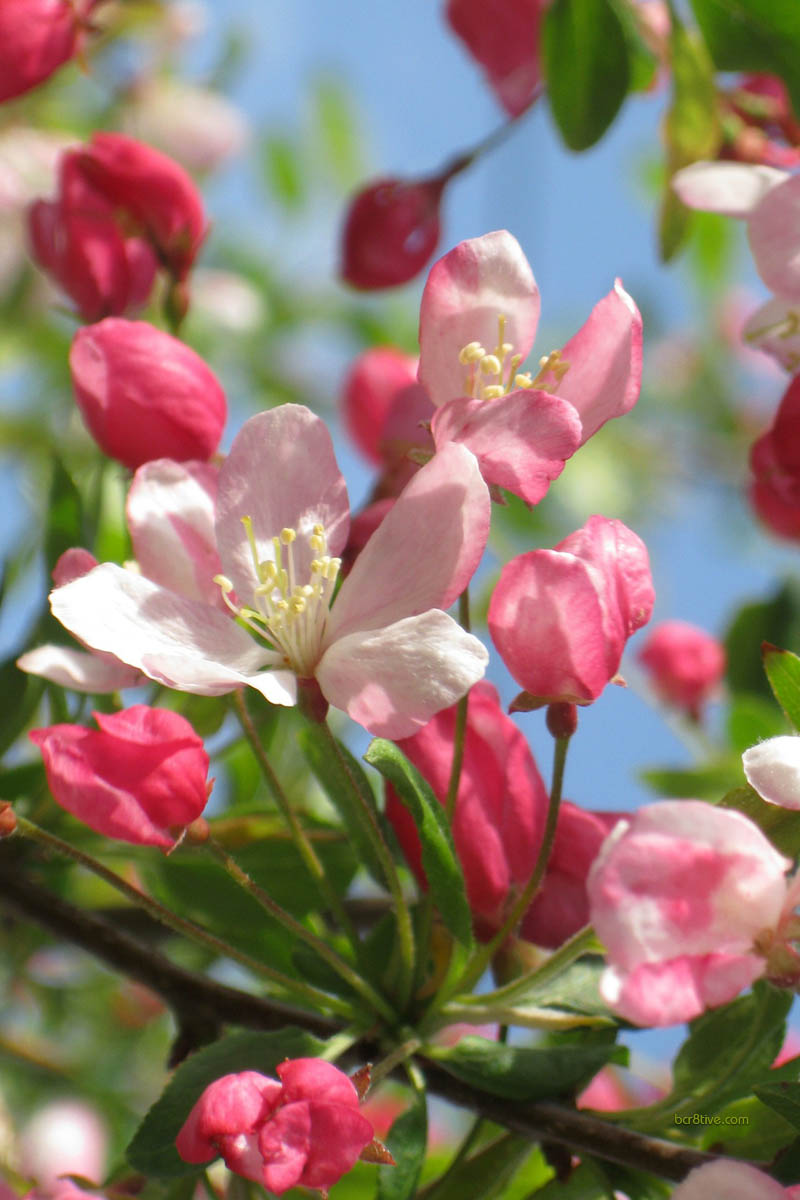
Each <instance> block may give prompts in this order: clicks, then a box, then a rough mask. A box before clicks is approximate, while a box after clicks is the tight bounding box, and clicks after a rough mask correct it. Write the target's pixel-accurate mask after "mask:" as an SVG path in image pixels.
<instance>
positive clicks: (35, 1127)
mask: <svg viewBox="0 0 800 1200" xmlns="http://www.w3.org/2000/svg"><path fill="white" fill-rule="evenodd" d="M19 1150H20V1165H21V1168H22V1171H23V1174H25V1175H28V1176H30V1177H31V1178H33V1179H35V1180H36V1182H37V1183H38V1185H39V1187H40V1188H43V1189H50V1188H52V1187H53V1186H54V1185H55V1184H56V1182H57V1181H58V1178H59V1176H61V1175H80V1176H81V1177H82V1178H83V1179H89V1180H92V1182H94V1183H99V1182H100V1180H101V1179H104V1178H105V1174H106V1164H107V1158H108V1131H107V1129H106V1127H105V1125H104V1123H103V1121H102V1119H101V1117H100V1114H99V1113H98V1112H97V1111H96V1110H95V1109H94V1108H90V1107H89V1105H88V1104H84V1103H83V1102H82V1101H81V1100H77V1099H63V1100H51V1101H50V1102H49V1103H47V1104H45V1105H43V1106H42V1107H41V1108H38V1109H37V1110H36V1111H35V1112H34V1113H33V1115H32V1117H31V1118H30V1120H28V1121H27V1122H26V1123H25V1126H24V1128H23V1129H22V1132H21V1134H20V1144H19Z"/></svg>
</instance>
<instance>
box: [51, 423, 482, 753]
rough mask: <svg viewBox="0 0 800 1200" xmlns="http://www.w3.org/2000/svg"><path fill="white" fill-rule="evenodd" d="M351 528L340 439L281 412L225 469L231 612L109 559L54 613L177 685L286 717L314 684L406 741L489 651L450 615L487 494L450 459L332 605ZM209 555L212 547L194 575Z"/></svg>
mask: <svg viewBox="0 0 800 1200" xmlns="http://www.w3.org/2000/svg"><path fill="white" fill-rule="evenodd" d="M163 495H164V497H165V499H166V498H167V497H168V495H169V489H165V490H164V492H163ZM165 517H167V514H165ZM168 524H169V518H168V517H167V521H166V525H168ZM348 524H349V513H348V504H347V495H346V490H345V484H344V480H343V479H342V476H341V474H340V472H339V468H338V466H337V464H336V460H335V458H334V454H333V446H332V443H331V439H330V435H329V434H328V432H327V430H326V429H325V426H324V425H323V423H322V422H321V421H320V420H319V418H317V417H315V416H314V415H313V414H312V413H310V412H309V411H308V410H307V409H305V408H302V407H300V406H297V405H283V406H282V407H280V408H277V409H272V410H271V411H269V412H265V413H261V414H259V415H258V416H256V417H253V418H251V419H250V420H249V421H247V422H246V423H245V425H244V427H243V428H242V430H241V432H240V433H239V435H238V436H237V438H236V439H235V441H234V443H233V446H232V448H231V452H230V454H229V455H228V457H227V459H226V460H225V462H224V464H223V466H222V468H221V470H220V474H219V484H218V492H217V501H216V519H215V528H216V543H217V551H218V553H219V557H220V561H221V564H222V572H224V574H223V573H220V574H219V575H218V576H217V581H218V583H219V586H220V588H221V591H222V595H223V598H224V599H225V600H226V603H227V604H228V607H229V608H230V610H231V612H230V614H228V615H226V614H225V612H223V611H221V610H220V607H219V605H218V603H214V604H212V603H209V601H208V598H204V599H198V598H196V594H195V595H192V596H187V595H186V594H185V593H184V594H181V593H180V592H179V591H176V590H175V584H174V583H170V584H168V585H167V586H164V584H162V583H159V582H158V581H157V580H155V579H153V578H152V576H153V574H154V568H153V565H151V566H150V567H149V574H150V576H151V578H145V577H144V576H143V575H140V574H136V573H133V572H131V571H125V570H123V569H122V568H120V567H117V566H115V565H113V564H111V563H105V564H102V565H101V566H98V567H96V568H95V569H94V570H93V571H90V572H89V574H88V575H86V576H84V577H83V578H81V579H78V580H76V581H74V582H73V583H70V584H68V585H67V586H66V587H63V588H57V589H56V590H55V591H54V592H53V593H52V596H51V603H52V608H53V612H54V613H55V615H56V616H57V617H58V619H59V620H61V621H62V623H63V624H64V625H65V626H66V627H67V628H68V629H69V630H70V631H71V632H72V633H74V634H75V635H76V636H77V637H79V638H80V639H81V640H82V641H83V642H85V643H86V644H87V645H89V646H91V647H92V648H94V649H98V650H104V651H110V652H111V653H115V654H117V655H118V656H119V657H120V658H121V659H122V660H123V661H124V662H126V663H128V664H129V665H131V666H136V667H138V668H139V669H140V670H141V671H143V672H144V673H145V674H146V675H148V676H150V678H152V679H156V680H158V681H160V682H162V683H164V684H166V685H167V686H169V687H175V688H178V689H179V690H182V691H189V692H197V693H199V694H201V695H220V694H222V693H225V692H229V691H231V690H233V689H234V688H236V687H239V686H241V685H243V684H249V685H250V686H252V687H255V688H256V689H257V690H258V691H260V692H261V693H262V694H263V695H264V696H265V697H266V698H267V699H268V700H270V701H271V702H272V703H275V704H283V705H286V704H293V703H295V701H296V696H297V684H296V680H297V678H299V679H301V680H308V679H311V678H314V679H315V680H316V682H317V684H318V686H319V688H320V689H321V692H322V694H323V696H324V697H325V699H326V700H327V701H329V702H330V703H331V704H333V705H335V706H336V707H338V708H343V709H345V710H346V711H347V712H348V713H349V714H350V716H351V717H352V718H353V719H354V720H356V721H358V722H359V723H361V724H363V725H364V726H365V727H366V728H367V729H369V730H370V731H371V732H373V733H376V734H380V735H381V736H386V737H404V736H408V735H409V734H411V733H413V732H414V731H415V730H416V729H417V728H419V727H420V726H421V725H423V724H424V723H425V722H426V721H427V720H429V719H430V717H432V716H433V714H434V713H435V712H438V711H439V709H441V708H445V707H447V705H449V704H452V703H453V702H454V701H455V700H456V699H457V698H458V697H459V696H460V695H462V694H463V693H464V692H465V691H466V690H467V689H468V688H469V687H470V686H471V685H472V684H473V683H475V682H476V681H477V680H478V679H479V678H480V677H481V676H482V674H483V672H484V669H485V665H486V661H487V658H488V655H487V653H486V650H485V648H484V647H483V646H482V645H481V643H480V642H479V641H478V640H477V639H476V638H474V637H472V636H471V635H470V634H467V633H465V632H464V631H463V630H462V629H461V627H460V626H459V625H458V624H457V623H456V622H455V621H454V620H453V619H452V618H451V617H449V616H448V615H447V614H446V613H445V612H444V611H442V610H443V609H446V608H448V607H449V606H450V605H451V604H452V603H453V601H454V600H455V599H456V597H457V596H458V595H459V594H460V593H461V591H463V589H464V587H465V586H466V583H467V582H468V580H469V579H470V577H471V576H472V574H473V572H474V570H475V568H476V566H477V564H478V562H479V560H480V557H481V554H482V552H483V548H484V545H485V542H486V537H487V534H488V526H489V498H488V493H487V490H486V486H485V484H484V483H483V481H482V479H481V477H480V473H479V471H478V467H477V463H476V462H475V459H474V457H473V456H472V455H471V454H470V453H469V452H468V451H467V450H465V449H464V448H463V447H460V446H449V447H445V449H444V450H443V451H442V452H440V453H439V454H437V455H436V456H435V457H434V459H433V460H432V461H431V462H429V463H428V464H427V465H426V466H425V467H424V468H423V469H422V470H421V471H420V472H419V473H418V474H417V475H415V477H414V478H413V479H412V481H411V483H410V484H409V485H408V486H407V487H406V488H405V490H404V491H403V493H402V494H401V496H400V497H399V498H398V500H397V502H396V504H395V505H394V507H393V508H392V511H391V512H390V513H389V515H388V516H387V517H386V519H385V520H384V521H383V522H382V523H381V524H380V526H379V528H378V529H377V531H376V532H375V534H374V535H373V536H372V537H371V538H370V540H369V541H368V543H367V545H366V547H365V548H364V550H363V551H362V553H361V554H360V555H359V558H358V560H357V562H356V564H355V566H354V567H353V569H352V571H351V572H350V574H349V575H348V577H347V579H346V580H345V581H344V583H343V584H342V586H341V588H340V590H339V592H338V594H337V597H336V602H335V604H334V605H333V607H332V608H330V603H331V598H332V595H333V592H334V588H335V585H336V579H337V575H338V571H339V566H340V560H339V557H338V555H339V554H340V553H341V551H342V549H343V547H344V545H345V543H346V541H347V531H348ZM166 525H165V532H167V533H168V532H169V531H168V529H167V528H166ZM206 553H210V549H209V546H208V544H207V542H205V541H203V542H202V544H201V545H200V546H199V547H198V556H199V557H198V558H196V559H195V565H196V564H197V562H198V561H199V559H200V558H202V556H203V555H204V554H206ZM209 561H210V559H209ZM155 573H157V574H158V571H156V572H155ZM162 577H163V576H162ZM233 616H239V617H240V618H241V619H242V622H243V623H246V624H248V625H249V626H250V629H251V630H252V633H255V634H256V637H255V638H254V637H253V636H252V634H251V633H250V632H248V630H247V629H245V628H242V625H241V624H240V623H239V622H238V621H235V620H233V619H232V617H233Z"/></svg>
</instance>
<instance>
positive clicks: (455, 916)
mask: <svg viewBox="0 0 800 1200" xmlns="http://www.w3.org/2000/svg"><path fill="white" fill-rule="evenodd" d="M364 758H365V759H366V761H367V762H368V763H369V764H370V765H371V766H373V767H375V768H376V770H378V771H380V773H381V775H383V777H384V779H387V780H388V781H389V783H391V785H392V787H393V788H394V790H395V792H396V793H397V795H398V797H399V799H400V800H401V801H402V802H403V804H405V806H406V808H407V809H408V811H409V812H410V813H411V816H412V817H413V818H414V824H415V825H416V827H417V833H418V834H419V840H420V842H421V845H422V866H423V868H424V870H425V875H426V878H427V880H428V887H429V888H430V889H431V894H432V896H433V899H434V901H435V903H436V907H437V908H438V910H439V912H440V914H441V917H442V920H443V921H444V923H445V925H446V926H447V928H448V929H449V930H450V932H451V933H452V934H453V936H454V937H456V938H458V940H459V941H460V942H461V943H462V944H463V945H465V946H469V945H470V944H471V943H472V916H471V913H470V908H469V903H468V902H467V893H466V890H465V887H464V876H463V875H462V873H461V864H460V863H459V861H458V858H457V856H456V851H455V846H454V845H453V838H452V835H451V833H450V829H449V828H448V824H447V817H446V816H445V812H444V809H443V808H442V806H441V804H440V803H439V801H438V800H437V799H436V796H435V795H434V794H433V791H432V790H431V788H430V786H429V784H428V783H427V782H426V781H425V779H423V777H422V775H420V773H419V771H418V770H417V769H416V767H414V766H412V764H411V763H410V762H409V761H408V759H407V758H406V756H405V755H404V754H403V753H402V751H401V750H399V749H398V747H397V746H395V745H394V743H393V742H387V741H386V740H385V739H384V738H375V739H374V740H373V741H372V742H371V743H370V746H369V749H368V750H367V753H366V754H365V755H364Z"/></svg>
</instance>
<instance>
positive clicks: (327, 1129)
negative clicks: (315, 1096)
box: [302, 1102, 375, 1188]
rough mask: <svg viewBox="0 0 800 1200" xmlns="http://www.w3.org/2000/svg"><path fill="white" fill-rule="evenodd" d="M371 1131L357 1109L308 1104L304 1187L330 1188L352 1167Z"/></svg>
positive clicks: (369, 1125)
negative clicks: (308, 1121)
mask: <svg viewBox="0 0 800 1200" xmlns="http://www.w3.org/2000/svg"><path fill="white" fill-rule="evenodd" d="M374 1135H375V1131H374V1129H373V1127H372V1124H371V1123H370V1122H369V1121H368V1120H367V1118H366V1117H364V1116H362V1115H361V1113H360V1112H358V1110H357V1109H353V1108H350V1107H349V1106H346V1105H344V1104H330V1103H328V1102H325V1103H321V1104H317V1103H313V1104H312V1105H311V1145H310V1148H309V1152H308V1161H307V1162H306V1166H305V1170H304V1171H303V1177H302V1183H303V1184H304V1185H305V1186H306V1187H316V1188H328V1187H332V1186H333V1184H334V1183H336V1182H337V1181H338V1180H339V1179H341V1177H342V1175H344V1174H345V1173H346V1172H347V1171H349V1170H350V1168H351V1167H353V1166H355V1164H356V1162H357V1161H358V1157H359V1155H360V1154H361V1151H362V1150H363V1149H364V1147H365V1146H366V1145H367V1144H368V1143H369V1142H371V1141H372V1139H373V1137H374Z"/></svg>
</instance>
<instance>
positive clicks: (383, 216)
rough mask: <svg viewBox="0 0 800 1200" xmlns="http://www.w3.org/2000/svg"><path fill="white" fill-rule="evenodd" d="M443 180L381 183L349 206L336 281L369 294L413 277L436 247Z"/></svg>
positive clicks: (362, 192) (368, 188)
mask: <svg viewBox="0 0 800 1200" xmlns="http://www.w3.org/2000/svg"><path fill="white" fill-rule="evenodd" d="M446 180H447V176H445V177H444V178H436V179H425V180H422V181H420V182H418V183H409V182H406V181H404V180H402V179H380V180H378V181H377V183H373V184H370V186H369V187H366V188H364V190H363V191H361V192H359V193H358V195H357V196H355V198H354V199H353V200H352V201H351V203H350V207H349V209H348V212H347V216H346V218H345V225H344V233H343V235H342V268H341V276H342V279H343V280H344V281H345V282H346V283H350V284H352V286H353V287H357V288H364V289H365V290H367V291H372V290H375V289H377V288H389V287H398V286H399V285H400V284H401V283H408V281H409V280H410V279H413V278H414V276H415V275H418V274H419V272H420V271H421V270H422V268H423V267H424V266H425V264H426V263H427V262H428V259H429V258H430V257H431V255H432V254H433V252H434V250H435V249H436V244H437V242H438V241H439V204H440V201H441V198H442V191H443V190H444V185H445V183H446Z"/></svg>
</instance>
